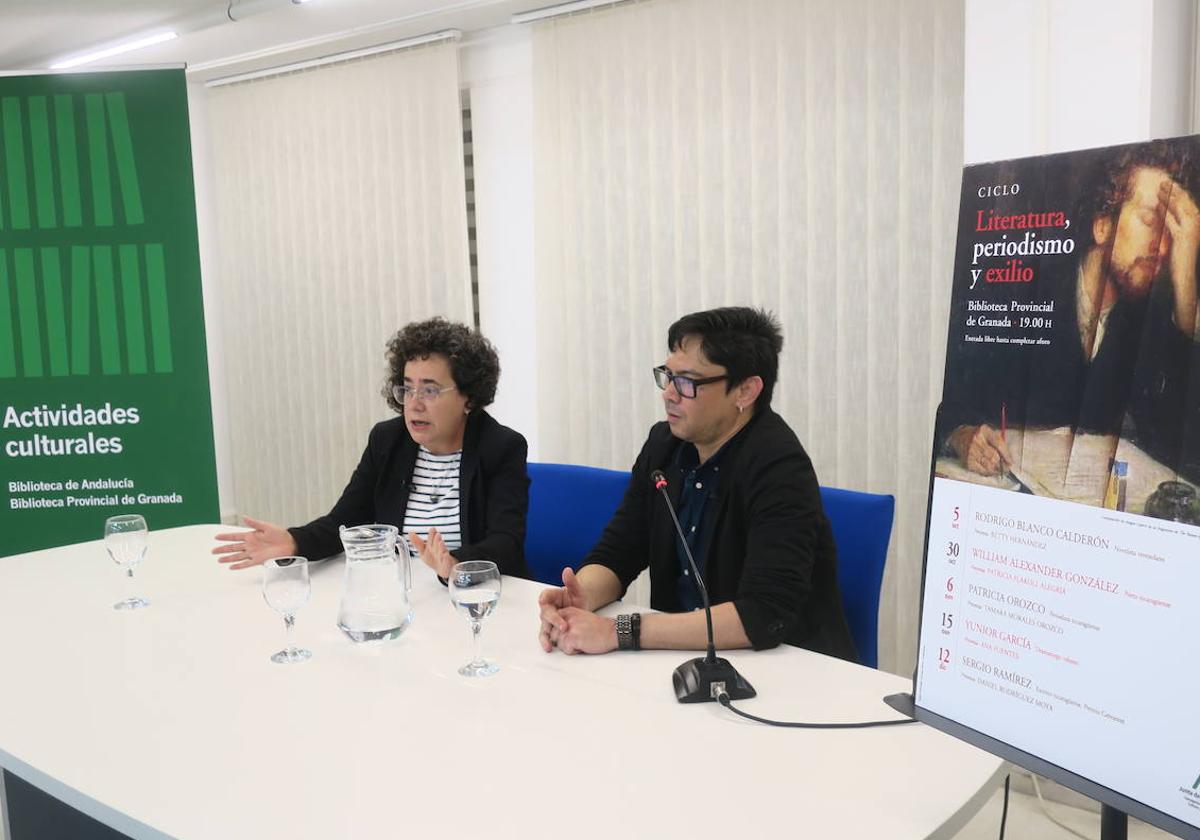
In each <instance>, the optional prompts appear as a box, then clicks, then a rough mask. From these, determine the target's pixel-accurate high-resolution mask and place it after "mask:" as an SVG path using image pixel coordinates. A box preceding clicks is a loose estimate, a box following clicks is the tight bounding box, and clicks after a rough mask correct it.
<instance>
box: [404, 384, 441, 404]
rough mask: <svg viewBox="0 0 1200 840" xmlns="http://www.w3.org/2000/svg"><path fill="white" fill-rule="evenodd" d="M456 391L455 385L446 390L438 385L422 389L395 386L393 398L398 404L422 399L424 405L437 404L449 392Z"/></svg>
mask: <svg viewBox="0 0 1200 840" xmlns="http://www.w3.org/2000/svg"><path fill="white" fill-rule="evenodd" d="M454 390H456V389H455V387H454V386H453V385H450V386H448V387H446V388H439V387H438V386H436V385H422V386H421V387H420V388H412V387H410V386H408V385H393V386H392V397H393V398H395V400H396V402H398V403H407V402H412V401H413V400H415V399H420V400H421V402H423V403H434V402H437V398H438V397H440V396H441V395H442V394H444V393H446V392H447V391H454Z"/></svg>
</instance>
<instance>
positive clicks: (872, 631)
mask: <svg viewBox="0 0 1200 840" xmlns="http://www.w3.org/2000/svg"><path fill="white" fill-rule="evenodd" d="M821 502H822V504H823V505H824V506H825V515H826V516H828V517H829V521H830V523H831V524H832V525H833V539H834V541H835V542H836V543H837V555H838V556H837V559H838V586H839V587H840V588H841V590H842V607H843V609H844V610H845V612H846V621H847V622H848V623H849V624H850V635H852V636H853V637H854V644H855V646H856V647H857V648H858V655H859V658H860V659H861V660H862V664H864V665H869V666H870V667H872V668H876V667H878V665H879V589H880V586H881V585H882V584H883V566H884V563H885V562H887V550H888V540H889V539H890V538H891V535H892V519H893V517H894V516H895V512H896V497H895V496H883V495H878V494H875V493H859V492H857V491H854V490H840V489H838V488H836V487H822V488H821Z"/></svg>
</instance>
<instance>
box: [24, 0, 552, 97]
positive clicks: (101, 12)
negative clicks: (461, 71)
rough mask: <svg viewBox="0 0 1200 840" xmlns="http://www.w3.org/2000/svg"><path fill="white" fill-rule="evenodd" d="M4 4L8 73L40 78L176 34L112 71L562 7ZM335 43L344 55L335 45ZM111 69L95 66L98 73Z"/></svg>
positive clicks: (271, 54) (481, 25)
mask: <svg viewBox="0 0 1200 840" xmlns="http://www.w3.org/2000/svg"><path fill="white" fill-rule="evenodd" d="M230 2H231V0H0V71H13V70H34V69H41V68H45V67H48V66H49V65H50V64H51V63H53V62H55V61H58V60H60V59H62V58H64V57H70V56H71V55H73V54H77V53H80V52H85V51H87V50H90V49H93V48H96V47H103V46H105V45H107V44H110V43H112V42H114V41H116V42H119V41H123V40H128V39H130V38H134V37H137V36H139V35H144V34H150V33H153V32H156V31H161V30H163V29H176V30H177V31H178V32H179V37H178V38H177V39H175V40H173V41H170V42H167V43H164V44H159V45H156V46H153V47H148V48H145V49H141V50H138V51H136V52H133V53H129V54H127V55H124V56H121V57H119V58H114V59H110V62H111V63H112V65H123V66H128V65H130V64H151V65H161V64H181V63H183V64H187V65H188V67H189V70H190V71H192V72H191V73H190V74H189V75H190V76H191V77H193V78H200V79H204V78H213V77H215V76H219V75H228V74H229V73H230V72H233V69H232V68H236V71H237V72H244V71H246V70H252V69H257V68H258V67H264V66H272V65H277V64H280V63H283V62H286V61H293V60H299V59H304V58H310V57H315V56H318V55H325V54H328V53H329V52H330V51H331V50H332V51H342V50H345V49H356V48H359V47H364V46H371V45H374V44H379V43H386V42H388V41H393V40H397V39H400V38H407V37H412V36H414V35H422V34H425V33H429V32H434V31H438V30H441V29H450V28H453V29H461V30H463V31H464V32H470V31H475V30H479V29H487V28H490V27H493V26H500V25H502V24H504V23H507V22H508V20H509V18H510V17H511V15H512V14H514V13H515V12H519V11H526V10H529V9H533V8H539V7H542V6H547V5H553V0H540V2H539V0H310V2H305V3H304V4H303V5H298V4H295V3H293V2H291V0H232V3H233V7H234V10H235V12H238V11H240V12H241V13H242V14H243V15H245V16H244V18H243V19H241V20H238V21H236V22H231V21H229V20H228V16H227V14H226V13H227V11H228V8H229V6H230ZM331 41H333V42H334V43H335V46H332V47H331V46H330V42H331ZM210 65H219V66H210ZM101 66H103V65H102V64H99V63H97V64H90V65H87V69H98V68H99V67H101Z"/></svg>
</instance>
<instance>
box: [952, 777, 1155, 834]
mask: <svg viewBox="0 0 1200 840" xmlns="http://www.w3.org/2000/svg"><path fill="white" fill-rule="evenodd" d="M1003 802H1004V789H1003V787H1001V789H1000V790H998V791H996V793H995V795H993V796H992V798H991V799H990V800H988V803H987V804H986V805H984V806H983V808H981V809H980V811H979V813H978V814H976V815H975V818H974V819H973V820H971V822H969V823H967V825H966V826H964V827H963V830H962V831H960V832H959V833H958V834H956V835H955V836H954V840H996V838H998V837H999V836H1000V811H1001V806H1002V804H1003ZM1046 808H1047V809H1048V810H1049V811H1050V813H1051V814H1053V815H1054V816H1055V818H1056V819H1058V820H1059V821H1060V822H1063V823H1066V824H1067V825H1069V826H1071V828H1073V829H1075V830H1076V831H1078V832H1080V833H1081V834H1083V835H1084V836H1085V837H1088V838H1093V840H1099V838H1100V814H1099V813H1093V812H1091V811H1084V810H1081V809H1079V808H1073V807H1071V806H1070V805H1063V804H1061V803H1058V802H1053V801H1050V800H1047V801H1046ZM1004 837H1005V840H1076V836H1075V835H1074V834H1072V833H1071V832H1069V831H1066V830H1064V829H1062V828H1059V827H1058V826H1057V825H1055V824H1054V823H1052V822H1051V821H1050V820H1049V819H1048V818H1047V817H1046V815H1045V814H1044V813H1043V812H1042V806H1041V803H1039V802H1038V800H1037V798H1036V797H1033V796H1030V795H1028V794H1025V793H1017V792H1016V791H1013V792H1011V793H1010V794H1009V797H1008V824H1007V825H1006V827H1005V829H1004ZM1171 837H1172V835H1170V834H1167V833H1166V832H1165V831H1160V830H1159V829H1157V828H1154V827H1152V826H1148V825H1146V824H1145V823H1142V822H1138V821H1137V820H1132V819H1131V820H1130V821H1129V840H1169V838H1171Z"/></svg>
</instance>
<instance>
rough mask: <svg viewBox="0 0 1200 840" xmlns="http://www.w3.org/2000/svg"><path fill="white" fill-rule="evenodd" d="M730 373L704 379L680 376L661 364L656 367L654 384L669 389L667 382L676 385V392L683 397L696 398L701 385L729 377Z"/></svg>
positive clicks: (687, 398)
mask: <svg viewBox="0 0 1200 840" xmlns="http://www.w3.org/2000/svg"><path fill="white" fill-rule="evenodd" d="M728 378H729V375H728V374H723V375H721V376H706V377H704V378H703V379H692V378H691V377H690V376H680V375H679V374H677V373H671V371H669V370H667V366H666V365H660V366H658V367H656V368H655V369H654V384H655V385H657V386H658V387H659V388H660V389H662V390H664V391H665V390H667V383H668V382H669V383H670V384H672V385H674V386H675V393H677V394H679V396H681V397H683V398H684V399H685V400H694V399H696V389H697V388H699V387H700V386H701V385H710V384H712V383H713V382H720V381H721V380H722V379H728Z"/></svg>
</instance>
